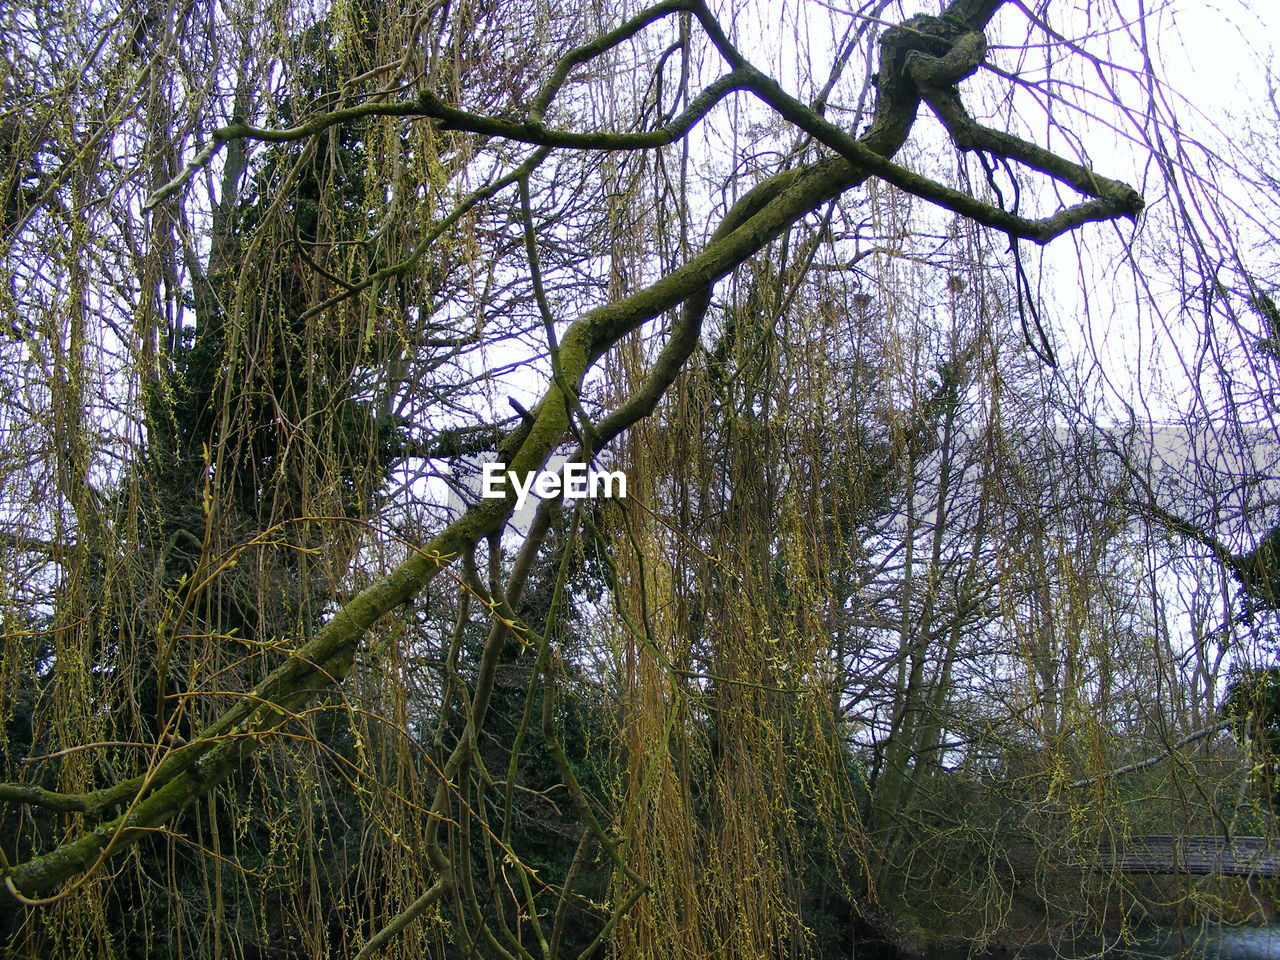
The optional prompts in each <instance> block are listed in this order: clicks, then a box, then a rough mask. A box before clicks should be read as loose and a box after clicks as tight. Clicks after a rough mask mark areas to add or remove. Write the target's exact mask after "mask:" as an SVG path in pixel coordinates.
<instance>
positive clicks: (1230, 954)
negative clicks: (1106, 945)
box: [1073, 926, 1280, 960]
mask: <svg viewBox="0 0 1280 960" xmlns="http://www.w3.org/2000/svg"><path fill="white" fill-rule="evenodd" d="M1073 953H1074V951H1073ZM1075 956H1076V957H1078V958H1083V957H1089V956H1093V957H1102V958H1105V960H1164V958H1168V957H1186V958H1188V960H1280V926H1271V927H1223V926H1205V927H1190V928H1185V929H1181V930H1178V929H1168V928H1166V929H1162V930H1156V931H1146V932H1145V933H1144V934H1142V935H1140V940H1139V942H1137V943H1133V944H1130V945H1127V946H1118V947H1112V948H1111V949H1109V950H1105V951H1102V952H1101V953H1099V952H1096V951H1086V952H1083V953H1075Z"/></svg>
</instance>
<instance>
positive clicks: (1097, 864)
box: [1011, 836, 1280, 877]
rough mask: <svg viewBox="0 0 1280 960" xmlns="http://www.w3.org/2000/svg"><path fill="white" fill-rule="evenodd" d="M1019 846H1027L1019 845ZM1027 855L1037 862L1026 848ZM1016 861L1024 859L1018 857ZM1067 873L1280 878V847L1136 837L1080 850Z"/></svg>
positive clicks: (1262, 841) (1242, 840) (1260, 841)
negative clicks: (1102, 872) (1094, 849)
mask: <svg viewBox="0 0 1280 960" xmlns="http://www.w3.org/2000/svg"><path fill="white" fill-rule="evenodd" d="M1018 846H1023V845H1021V844H1019V845H1018ZM1024 849H1025V854H1027V855H1030V857H1032V858H1037V859H1038V857H1036V854H1035V852H1034V851H1033V850H1032V849H1030V845H1029V844H1028V845H1026V847H1025V848H1024ZM1011 852H1014V855H1015V859H1021V857H1020V856H1019V855H1018V854H1019V853H1020V851H1019V852H1015V851H1011ZM1060 864H1061V869H1066V870H1119V871H1120V872H1121V873H1145V874H1173V873H1182V874H1190V875H1194V876H1222V877H1280V844H1277V843H1276V842H1275V841H1272V840H1268V839H1266V838H1264V837H1236V838H1235V839H1234V840H1232V841H1231V842H1229V843H1228V842H1227V841H1226V840H1224V839H1223V838H1222V837H1176V836H1151V837H1133V838H1131V839H1130V840H1127V841H1122V842H1118V843H1116V844H1114V845H1112V844H1109V843H1104V844H1100V845H1099V846H1098V848H1097V849H1096V852H1094V853H1093V854H1092V855H1090V854H1089V853H1088V852H1084V851H1080V852H1077V853H1076V854H1075V856H1071V857H1067V858H1065V859H1063V860H1061V861H1060Z"/></svg>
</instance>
